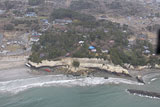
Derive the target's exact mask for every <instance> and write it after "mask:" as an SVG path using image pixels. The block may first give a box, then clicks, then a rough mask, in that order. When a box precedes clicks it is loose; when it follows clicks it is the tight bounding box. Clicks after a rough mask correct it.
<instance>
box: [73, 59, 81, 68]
mask: <svg viewBox="0 0 160 107" xmlns="http://www.w3.org/2000/svg"><path fill="white" fill-rule="evenodd" d="M72 65H73V66H74V67H75V68H78V67H79V66H80V62H79V61H76V60H74V61H73V62H72Z"/></svg>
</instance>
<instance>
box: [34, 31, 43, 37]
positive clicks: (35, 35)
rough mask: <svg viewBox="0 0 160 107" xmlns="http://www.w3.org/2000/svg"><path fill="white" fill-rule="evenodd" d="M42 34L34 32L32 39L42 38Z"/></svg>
mask: <svg viewBox="0 0 160 107" xmlns="http://www.w3.org/2000/svg"><path fill="white" fill-rule="evenodd" d="M41 35H42V34H41V33H38V32H34V31H33V32H32V37H40V36H41Z"/></svg>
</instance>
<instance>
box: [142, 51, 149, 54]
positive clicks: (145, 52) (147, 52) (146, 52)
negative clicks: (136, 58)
mask: <svg viewBox="0 0 160 107" xmlns="http://www.w3.org/2000/svg"><path fill="white" fill-rule="evenodd" d="M143 53H144V54H150V53H151V51H149V50H145V51H143Z"/></svg>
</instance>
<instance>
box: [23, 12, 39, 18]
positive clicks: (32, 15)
mask: <svg viewBox="0 0 160 107" xmlns="http://www.w3.org/2000/svg"><path fill="white" fill-rule="evenodd" d="M25 16H26V17H37V15H36V13H35V12H28V13H27V14H26V15H25Z"/></svg>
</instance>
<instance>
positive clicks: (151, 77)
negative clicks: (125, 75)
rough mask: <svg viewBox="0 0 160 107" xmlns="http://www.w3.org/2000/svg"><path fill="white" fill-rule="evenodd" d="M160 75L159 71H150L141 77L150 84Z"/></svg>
mask: <svg viewBox="0 0 160 107" xmlns="http://www.w3.org/2000/svg"><path fill="white" fill-rule="evenodd" d="M159 76H160V73H151V74H148V75H146V76H144V77H143V79H144V80H145V81H146V82H148V84H151V82H153V81H155V80H157V79H158V78H159Z"/></svg>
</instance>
